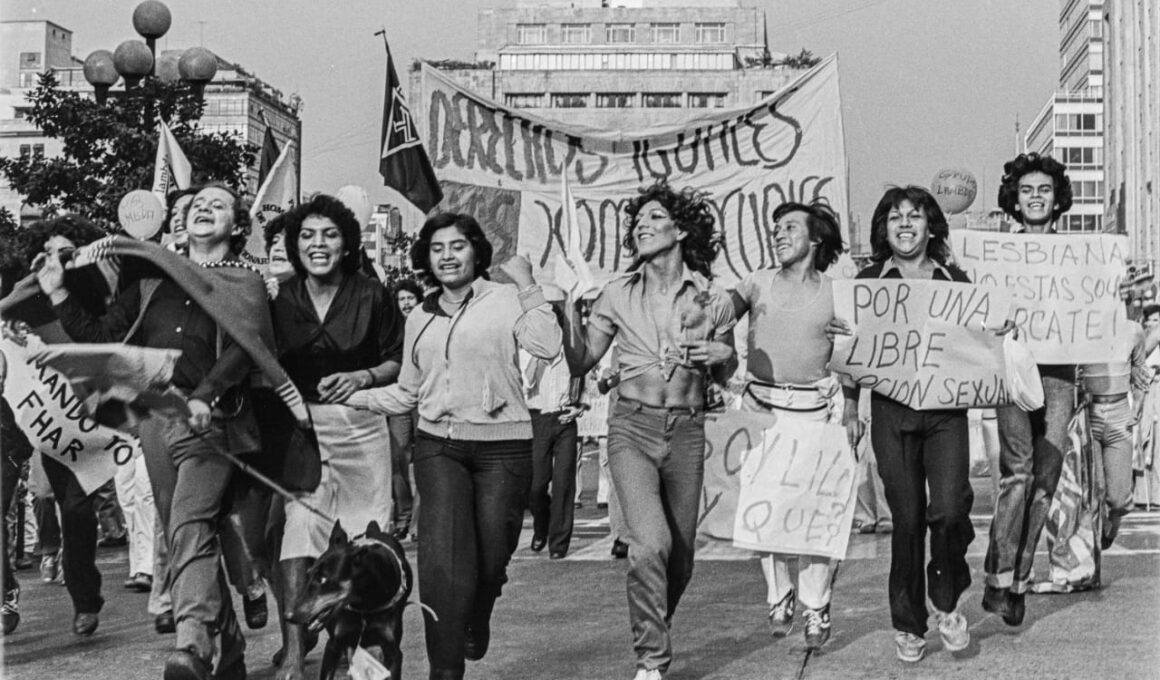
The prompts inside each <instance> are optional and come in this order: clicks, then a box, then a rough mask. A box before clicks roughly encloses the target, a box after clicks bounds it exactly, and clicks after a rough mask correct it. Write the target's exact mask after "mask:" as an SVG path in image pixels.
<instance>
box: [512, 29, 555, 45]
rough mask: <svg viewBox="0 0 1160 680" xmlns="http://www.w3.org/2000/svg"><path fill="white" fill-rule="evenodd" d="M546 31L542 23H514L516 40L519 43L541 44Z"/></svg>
mask: <svg viewBox="0 0 1160 680" xmlns="http://www.w3.org/2000/svg"><path fill="white" fill-rule="evenodd" d="M546 33H547V31H545V30H544V25H543V24H516V42H518V43H519V44H521V45H543V44H544V43H545V42H546V39H545V38H546Z"/></svg>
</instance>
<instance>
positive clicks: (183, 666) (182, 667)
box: [164, 649, 212, 680]
mask: <svg viewBox="0 0 1160 680" xmlns="http://www.w3.org/2000/svg"><path fill="white" fill-rule="evenodd" d="M211 675H212V673H211V669H210V666H209V662H208V661H206V660H205V659H203V658H201V657H200V656H198V655H197V654H196V653H194V652H193V650H191V649H179V650H177V651H175V652H173V653H172V654H170V655H169V658H168V659H166V660H165V675H164V678H165V680H210V677H211Z"/></svg>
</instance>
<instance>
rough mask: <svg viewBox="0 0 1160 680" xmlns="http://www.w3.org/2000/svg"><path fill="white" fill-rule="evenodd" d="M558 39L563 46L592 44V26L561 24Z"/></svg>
mask: <svg viewBox="0 0 1160 680" xmlns="http://www.w3.org/2000/svg"><path fill="white" fill-rule="evenodd" d="M560 39H561V40H562V41H563V42H564V44H565V45H587V44H588V43H590V42H592V26H591V25H590V24H562V25H561V26H560Z"/></svg>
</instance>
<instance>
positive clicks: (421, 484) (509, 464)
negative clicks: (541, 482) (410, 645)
mask: <svg viewBox="0 0 1160 680" xmlns="http://www.w3.org/2000/svg"><path fill="white" fill-rule="evenodd" d="M531 476H532V442H531V441H530V440H523V439H520V440H507V441H457V440H451V439H441V438H437V437H433V436H431V435H428V434H424V433H423V432H420V433H419V435H418V437H417V438H416V446H415V484H416V486H417V487H418V489H419V496H420V497H421V498H422V499H423V512H421V513H419V568H418V572H419V593H420V596H421V599H422V601H423V604H425V605H427V606H428V607H430V608H431V609H432V610H434V612H435V614H436V615H437V616H438V617H439V620H438V621H435V620H434V619H433V618H432V617H431V616H430V615H429V614H427V613H426V612H425V613H424V618H425V624H426V625H425V629H426V634H427V659H428V661H429V662H430V664H431V676H432V677H440V678H462V677H463V670H464V656H463V654H464V635H463V634H464V627H465V626H466V625H467V624H468V623H471V622H473V621H479V622H486V621H488V620H489V619H490V617H491V611H492V608H493V607H494V606H495V600H496V598H498V597H499V596H500V592H501V590H502V589H503V585H504V583H506V582H507V565H508V562H509V561H510V560H511V556H512V553H513V552H515V549H516V546H517V544H518V542H519V538H520V530H521V529H522V527H523V514H524V507H525V505H526V501H527V496H528V486H529V484H530V483H531Z"/></svg>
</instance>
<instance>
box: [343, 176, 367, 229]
mask: <svg viewBox="0 0 1160 680" xmlns="http://www.w3.org/2000/svg"><path fill="white" fill-rule="evenodd" d="M334 197H335V198H337V199H338V200H339V201H342V204H343V205H345V206H346V207H348V208H350V211H351V212H352V213H354V216H355V218H356V219H357V220H358V226H359V227H360V228H362V229H366V228H367V225H368V224H370V221H371V210H372V209H373V208H372V206H371V199H370V197H369V196H367V191H366V189H363V188H362V187H360V186H355V185H353V184H348V185H346V186H344V187H343V188H341V189H339V190H338V192H337V193H335V194H334Z"/></svg>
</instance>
